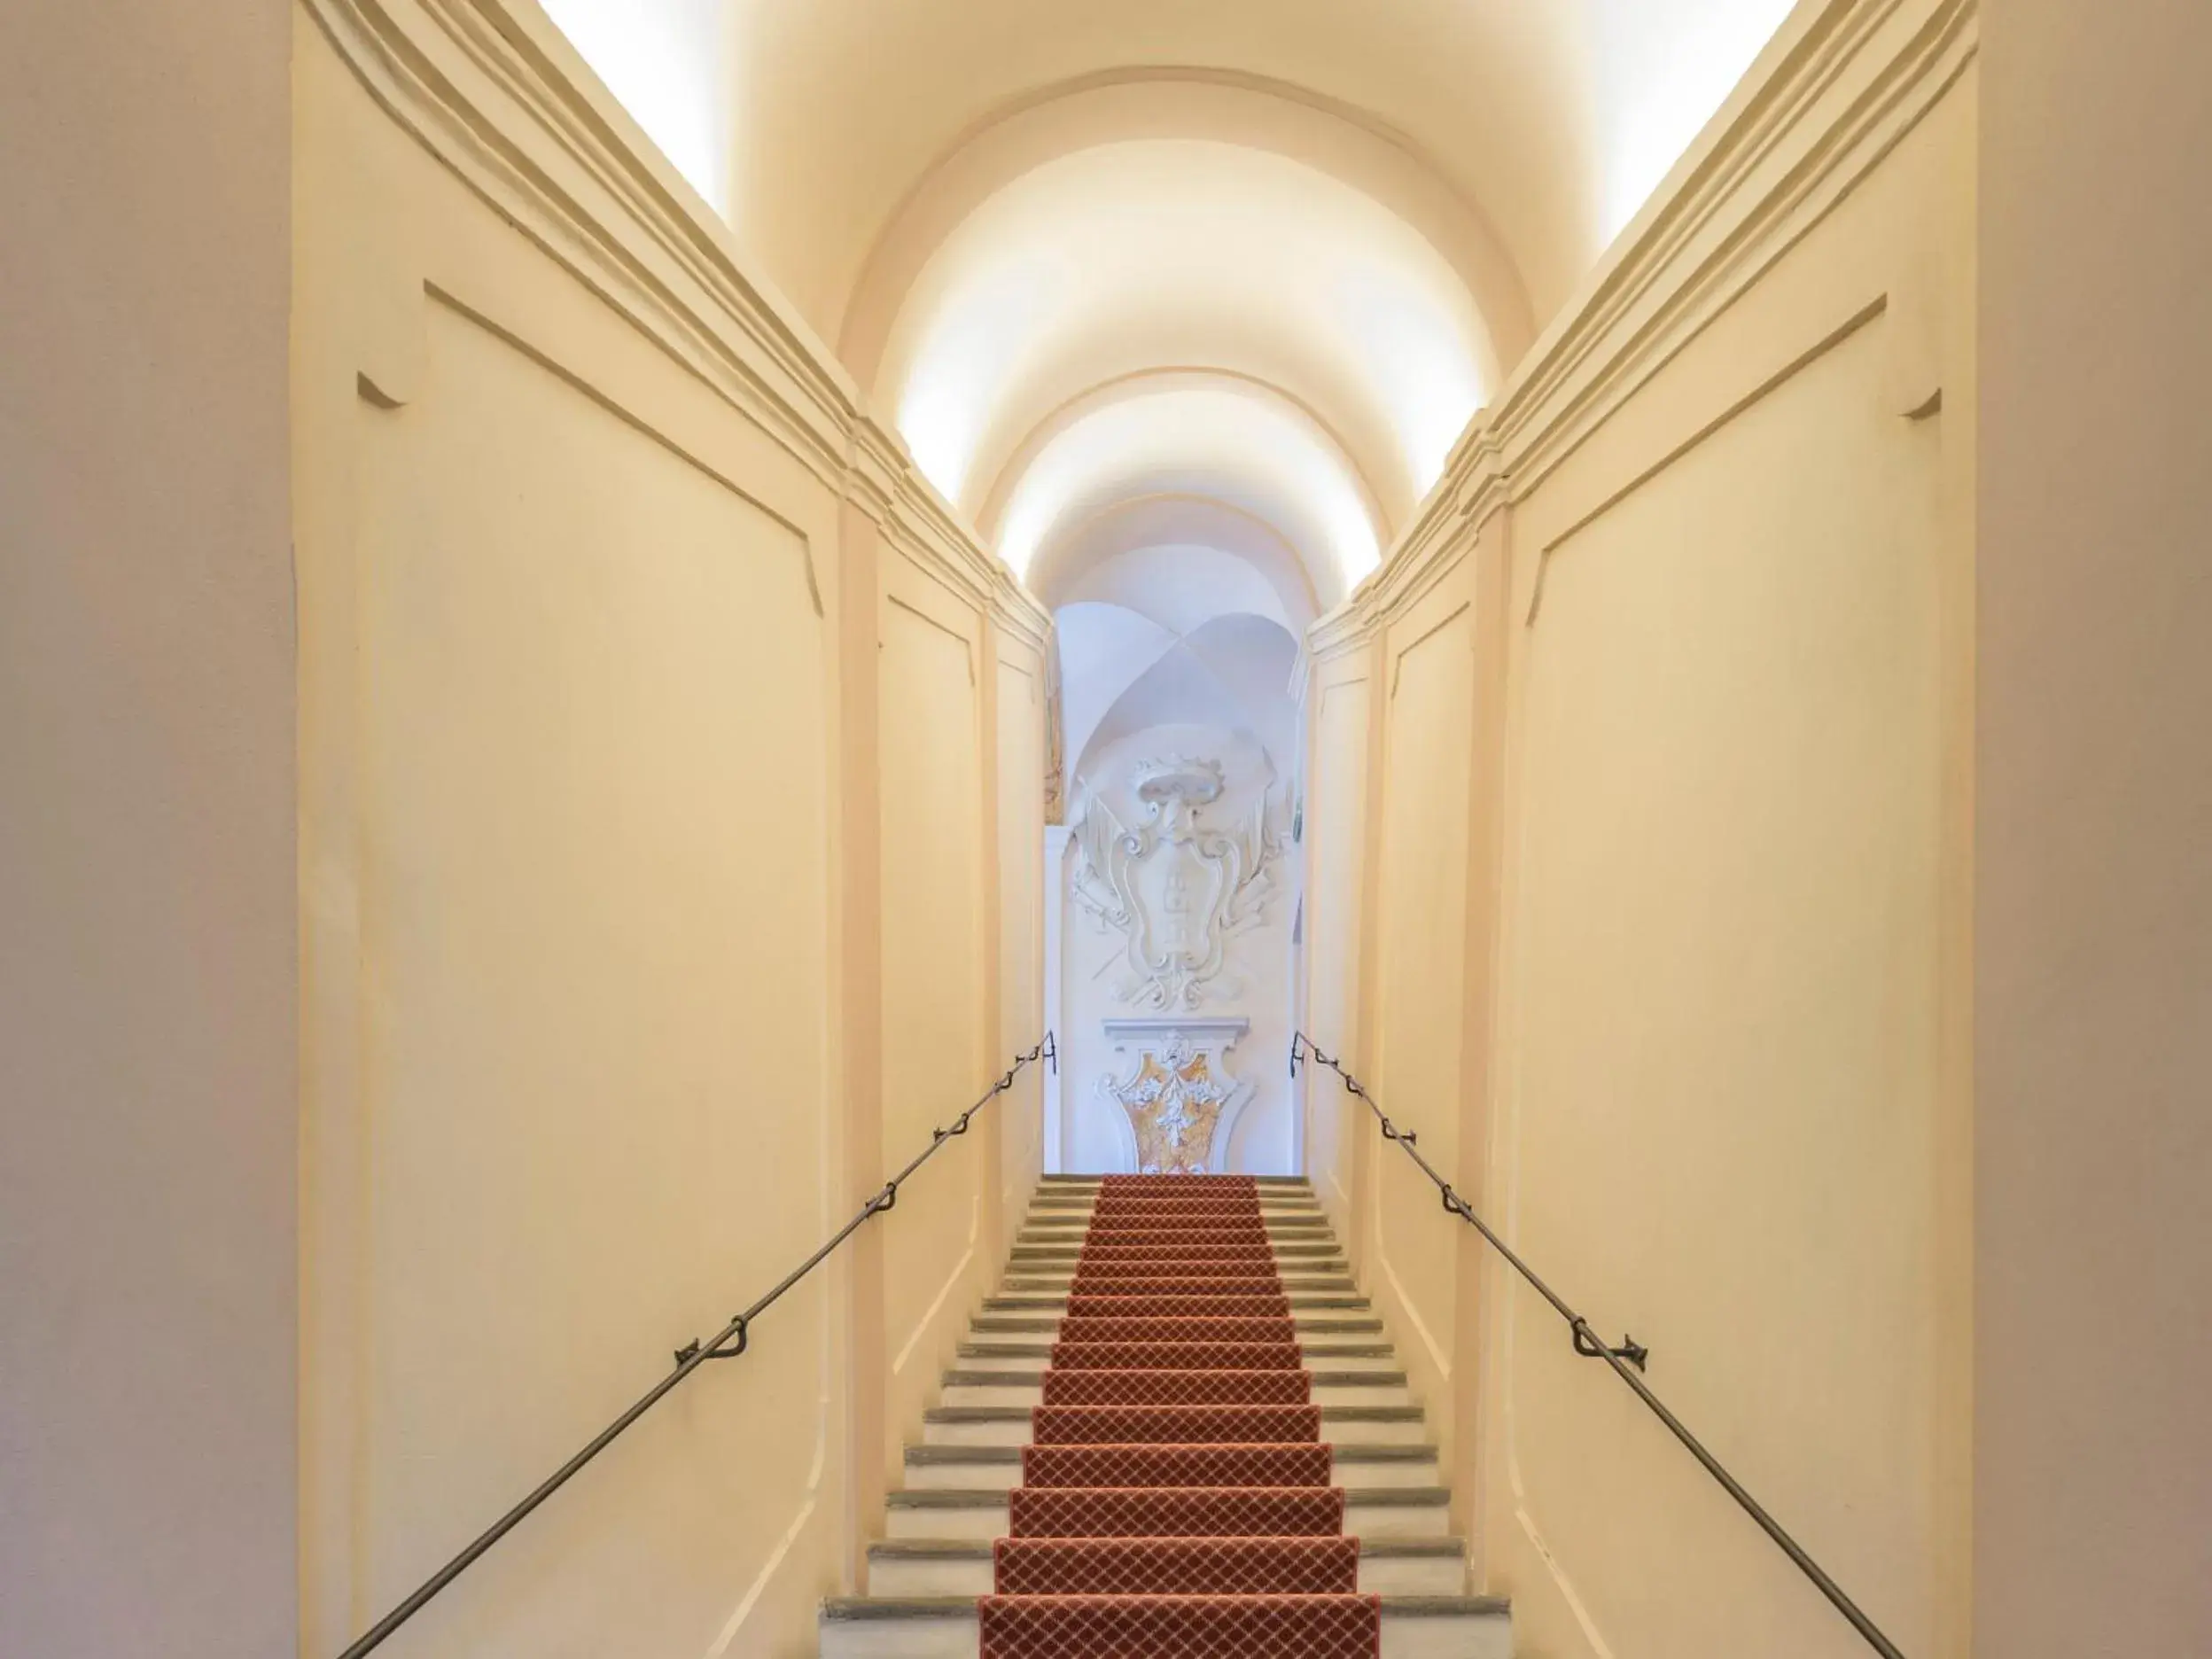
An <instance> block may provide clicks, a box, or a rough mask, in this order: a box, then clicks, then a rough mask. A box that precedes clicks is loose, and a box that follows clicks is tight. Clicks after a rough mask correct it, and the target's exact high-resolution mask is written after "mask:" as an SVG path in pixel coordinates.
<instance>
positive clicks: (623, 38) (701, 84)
mask: <svg viewBox="0 0 2212 1659" xmlns="http://www.w3.org/2000/svg"><path fill="white" fill-rule="evenodd" d="M543 4H544V6H545V14H546V15H547V16H548V17H549V18H551V19H553V21H554V23H555V24H556V25H557V27H559V29H560V31H561V33H562V34H564V35H567V36H568V39H569V43H570V44H572V46H574V47H575V48H576V51H577V52H578V53H579V55H580V56H581V57H582V58H583V60H584V61H585V62H586V63H588V64H589V65H590V66H591V68H592V73H593V74H596V75H597V76H598V77H599V78H600V80H602V81H604V82H606V86H607V90H608V91H610V92H611V93H613V94H614V96H615V97H617V98H618V99H619V100H620V101H621V104H622V106H623V107H624V108H625V109H627V110H628V111H629V113H630V115H631V118H632V119H633V120H635V121H636V122H637V124H638V125H639V126H640V127H642V128H643V129H645V136H647V137H649V138H650V139H651V140H652V141H653V142H654V143H655V144H658V145H659V146H660V152H661V153H662V154H663V155H665V156H666V157H667V158H668V160H670V162H672V163H673V164H674V167H675V169H676V171H677V172H679V173H681V174H682V175H683V176H684V178H685V180H686V181H687V182H688V183H689V184H690V186H691V188H692V189H693V190H695V191H698V193H699V194H700V195H701V196H703V197H704V198H705V199H706V203H707V205H708V206H711V207H712V208H713V209H714V211H715V212H716V213H718V214H722V215H723V216H725V217H727V216H728V213H729V171H730V167H729V164H730V154H729V150H730V132H731V125H730V115H731V112H730V99H731V92H732V90H733V81H732V77H731V76H730V74H729V73H728V41H729V36H728V21H727V17H726V13H725V10H724V4H723V0H543Z"/></svg>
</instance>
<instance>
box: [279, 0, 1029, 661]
mask: <svg viewBox="0 0 2212 1659" xmlns="http://www.w3.org/2000/svg"><path fill="white" fill-rule="evenodd" d="M300 4H302V5H304V6H305V7H306V8H307V10H308V13H309V15H310V16H311V17H313V18H314V19H315V22H316V24H317V26H318V27H320V28H321V29H322V31H323V35H325V37H326V38H328V40H329V41H330V42H331V45H332V47H333V48H334V49H335V50H336V51H337V52H338V54H339V58H341V59H342V60H343V61H344V62H345V63H346V65H347V67H348V68H349V69H350V70H351V71H352V73H353V74H354V77H355V79H356V80H358V81H359V82H360V83H361V84H362V87H363V88H364V89H365V90H367V91H368V93H369V95H370V97H372V98H373V99H374V100H375V101H376V102H377V104H378V105H379V106H380V107H381V108H382V109H383V110H384V111H385V113H386V114H387V115H389V116H390V117H391V118H392V119H393V121H395V122H396V123H397V124H398V125H399V126H400V127H401V128H402V129H405V130H406V131H407V132H408V133H409V135H411V136H413V137H414V138H415V139H416V140H417V142H418V143H419V144H422V145H423V147H424V149H426V150H427V151H429V152H430V153H431V154H432V156H433V157H435V158H436V159H437V160H438V161H439V162H440V163H441V164H442V165H443V166H444V167H446V168H447V169H448V171H450V172H451V173H453V174H454V175H455V176H456V177H457V178H458V179H460V180H461V182H462V183H463V184H465V185H466V186H468V188H469V189H470V190H471V191H474V192H475V193H476V195H477V196H478V197H479V198H480V199H482V200H483V201H484V202H485V203H486V205H487V206H489V207H490V208H491V209H492V210H493V211H494V212H495V213H496V214H499V216H500V217H501V218H502V219H503V220H505V221H506V222H508V223H510V224H511V225H513V226H514V227H515V229H516V230H518V231H519V232H521V234H523V235H524V236H526V237H527V238H529V239H530V240H531V241H532V242H534V244H536V245H538V246H539V247H540V248H541V249H542V250H543V251H544V252H545V253H547V254H548V255H549V257H550V258H552V259H553V260H555V261H557V262H558V263H559V264H560V265H561V266H563V267H564V268H565V269H567V270H568V271H569V272H570V273H571V274H572V276H574V277H576V278H577V279H578V280H579V281H580V282H581V283H583V284H585V285H586V286H587V287H588V288H589V289H590V290H591V291H592V292H595V293H596V294H598V295H599V296H600V297H601V298H602V299H604V300H606V301H607V303H609V304H611V305H612V306H614V307H615V308H617V309H619V311H621V312H622V313H623V315H626V316H627V317H628V318H629V319H630V320H631V321H632V322H633V323H635V324H636V325H637V327H638V328H640V329H641V330H642V331H643V332H644V333H645V335H646V336H647V337H648V338H649V339H652V340H653V341H654V342H655V343H656V344H657V345H658V346H659V347H661V348H662V349H663V350H664V351H666V352H667V353H668V354H669V355H670V356H672V357H673V358H674V359H675V360H676V361H677V362H679V363H681V364H682V366H683V367H684V368H685V369H686V370H689V372H691V373H692V374H693V375H695V376H697V378H699V379H700V380H702V381H704V382H705V384H706V385H707V386H710V387H711V388H713V391H714V392H715V393H717V394H718V395H720V397H721V398H722V399H723V400H724V401H726V402H728V404H729V405H730V407H731V408H732V409H736V411H737V412H738V413H740V414H742V415H744V417H746V418H748V419H749V420H751V421H752V422H753V423H754V424H756V425H758V426H759V427H760V429H761V430H762V431H764V432H767V434H768V435H769V436H770V437H771V438H773V439H774V440H775V441H776V442H777V443H778V444H779V445H780V446H782V448H784V449H785V450H786V451H787V452H788V453H790V454H791V456H793V457H794V458H796V459H797V460H798V462H799V463H801V464H802V465H803V466H805V467H806V469H807V470H808V471H811V472H812V473H813V474H814V476H815V477H816V478H817V479H821V480H822V483H823V484H825V485H826V486H828V487H830V489H831V490H832V491H834V492H836V493H837V495H840V496H841V497H843V498H844V499H845V500H848V501H851V502H854V503H855V504H857V505H859V506H860V507H861V509H862V510H864V511H866V512H868V514H869V515H870V516H871V517H872V518H876V520H877V522H878V523H880V524H882V525H883V526H884V529H885V532H886V534H889V535H890V536H892V538H893V539H894V540H895V541H897V542H898V543H899V544H900V546H901V547H902V548H903V549H905V550H906V551H907V553H908V555H909V556H910V557H915V558H917V559H919V560H921V561H923V562H924V563H926V564H928V565H931V566H932V567H934V568H935V569H936V571H937V573H939V575H941V576H943V577H945V578H946V579H947V583H948V585H950V586H952V587H954V588H955V590H956V591H959V592H961V593H962V595H963V596H965V597H967V598H968V599H969V600H970V602H971V603H972V604H975V605H977V608H978V609H981V610H985V611H990V612H992V613H993V614H994V615H996V616H998V617H999V618H1000V619H1001V622H1003V623H1005V624H1007V625H1008V626H1009V627H1013V628H1014V629H1015V630H1016V632H1019V633H1021V634H1023V635H1025V636H1030V635H1033V636H1036V637H1039V638H1041V637H1043V636H1044V635H1046V634H1048V632H1049V629H1050V627H1051V619H1050V617H1049V615H1048V613H1047V612H1046V611H1044V610H1043V608H1042V607H1041V606H1040V605H1039V604H1037V602H1036V600H1035V599H1034V598H1032V596H1030V595H1029V594H1027V593H1026V592H1024V590H1023V589H1022V588H1021V586H1020V584H1019V583H1018V582H1017V581H1016V580H1015V579H1014V576H1013V573H1012V572H1010V571H1009V570H1008V569H1007V568H1006V566H1005V565H1003V564H1002V563H1001V562H1000V561H999V560H998V559H997V558H995V557H993V555H992V554H991V553H990V552H989V551H988V550H987V549H985V547H984V545H983V542H982V541H981V539H980V538H979V537H978V536H977V534H976V533H975V531H974V530H973V528H972V527H971V526H969V525H967V524H966V523H965V522H964V521H962V519H961V518H960V517H959V515H958V514H957V513H956V512H954V510H953V509H952V508H950V507H949V506H948V505H946V503H945V502H943V501H942V500H941V499H939V497H938V496H937V495H936V493H935V492H934V491H933V490H932V489H931V487H929V485H928V483H927V482H926V481H925V480H924V479H922V477H921V476H920V474H919V473H918V472H917V471H915V467H914V464H913V462H912V459H911V458H910V457H909V456H907V452H906V448H905V446H904V445H903V444H902V443H900V440H899V438H898V436H897V434H896V433H895V432H892V430H891V429H890V428H889V427H887V426H885V425H884V424H883V423H881V422H880V421H878V420H877V419H876V417H874V415H873V414H872V413H871V412H870V411H869V410H868V408H867V405H866V401H865V400H864V399H863V398H862V397H861V393H860V391H859V389H858V388H857V387H856V386H855V385H854V384H853V380H852V378H851V377H850V376H849V375H848V374H846V372H845V370H844V368H843V366H842V365H840V364H839V363H838V362H837V358H836V357H835V355H834V354H832V353H831V352H830V349H829V347H827V346H825V345H824V344H823V343H822V340H821V339H819V338H818V337H817V336H816V335H815V334H814V331H812V330H811V329H810V328H809V327H808V326H807V324H806V322H805V320H804V319H803V318H801V317H800V316H799V315H798V313H797V312H796V311H795V310H793V309H792V308H791V306H790V305H789V304H788V302H786V301H785V300H783V298H782V297H781V296H780V295H778V294H777V293H776V292H775V289H774V287H773V285H772V284H769V283H768V282H767V280H765V279H764V278H762V277H759V276H758V275H757V274H756V273H755V272H753V271H752V269H749V267H748V264H747V261H746V260H745V258H744V254H743V253H741V252H740V250H739V249H738V247H737V245H736V239H735V238H734V237H733V236H732V235H731V234H730V231H729V230H728V226H726V225H725V224H723V222H721V220H720V217H719V216H718V215H716V214H714V212H713V209H712V208H710V207H709V206H707V205H706V203H705V201H703V200H701V199H700V198H699V196H698V195H697V192H696V191H693V190H692V189H691V187H690V186H689V184H688V183H685V181H684V180H683V179H682V177H681V176H680V175H678V174H677V173H676V172H675V170H674V167H671V166H669V164H668V163H667V161H666V160H665V159H664V158H663V157H662V156H661V155H660V153H659V152H658V150H657V149H656V148H655V147H654V145H653V144H652V143H651V141H650V140H649V139H648V138H647V137H646V136H644V134H643V131H642V130H641V129H639V128H638V126H637V125H636V123H635V121H633V120H632V119H631V118H630V116H629V114H628V113H627V111H625V110H624V109H623V108H622V107H621V106H620V105H619V104H618V103H617V102H616V101H615V100H614V99H613V98H612V97H611V96H610V95H609V94H608V93H607V92H606V90H604V88H603V87H601V86H600V85H599V84H598V82H597V81H596V77H594V76H593V75H592V74H591V73H590V71H589V70H588V68H587V67H586V66H585V65H584V63H583V60H582V59H581V58H580V57H579V56H578V55H577V53H576V51H575V50H574V48H572V46H570V45H569V43H568V42H567V40H566V39H565V37H564V36H563V35H561V34H560V32H559V31H558V30H557V29H556V28H555V27H553V26H552V25H551V23H550V22H549V20H548V19H546V18H545V16H544V14H543V12H541V11H539V10H538V9H537V8H536V7H534V6H530V5H518V4H512V0H300Z"/></svg>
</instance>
